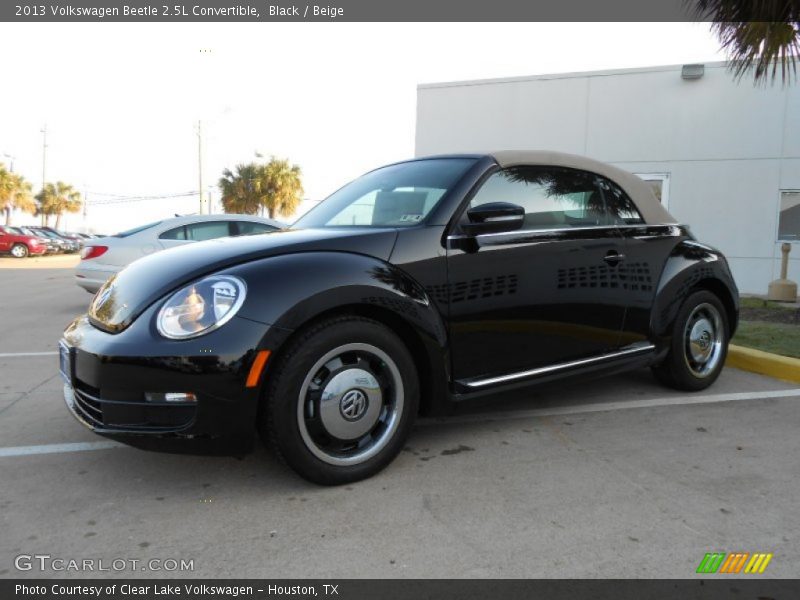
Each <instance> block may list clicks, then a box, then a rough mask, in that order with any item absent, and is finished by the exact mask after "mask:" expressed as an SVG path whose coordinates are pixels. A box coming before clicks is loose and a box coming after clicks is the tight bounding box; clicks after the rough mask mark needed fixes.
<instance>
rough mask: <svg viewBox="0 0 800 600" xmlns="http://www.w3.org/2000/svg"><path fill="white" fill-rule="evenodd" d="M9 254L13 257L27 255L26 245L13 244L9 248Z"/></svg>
mask: <svg viewBox="0 0 800 600" xmlns="http://www.w3.org/2000/svg"><path fill="white" fill-rule="evenodd" d="M11 256H13V257H14V258H25V257H26V256H28V247H27V246H26V245H25V244H14V246H13V247H12V248H11Z"/></svg>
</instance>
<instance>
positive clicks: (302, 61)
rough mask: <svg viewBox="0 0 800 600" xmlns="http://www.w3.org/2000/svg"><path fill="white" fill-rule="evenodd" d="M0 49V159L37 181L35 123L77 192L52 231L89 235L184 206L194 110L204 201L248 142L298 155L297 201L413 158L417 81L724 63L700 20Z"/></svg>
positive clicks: (353, 29)
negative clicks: (81, 207) (72, 208)
mask: <svg viewBox="0 0 800 600" xmlns="http://www.w3.org/2000/svg"><path fill="white" fill-rule="evenodd" d="M0 56H2V57H3V59H2V65H3V71H4V77H3V80H4V83H5V84H6V85H5V86H4V88H5V89H4V92H3V94H2V95H0V162H5V163H6V165H7V166H8V165H9V163H10V162H11V160H10V158H9V156H6V155H10V156H13V157H14V159H13V163H14V170H15V171H16V172H18V173H21V174H22V175H24V176H25V177H26V178H27V179H28V180H29V181H31V183H32V184H33V186H34V190H38V189H40V188H41V183H42V167H43V164H42V162H43V161H42V142H43V134H42V133H41V130H42V129H43V128H44V127H45V125H46V127H47V153H46V161H45V170H46V172H45V175H46V178H47V181H56V180H61V181H65V182H67V183H70V184H72V185H73V186H74V187H75V188H76V189H77V190H78V191H80V192H81V194H83V195H85V197H86V198H87V199H88V203H87V210H86V215H84V214H83V213H79V214H75V215H69V216H67V217H66V219H65V220H64V223H63V227H62V228H64V229H67V230H77V231H95V232H103V233H114V232H116V231H120V230H124V229H127V228H130V227H134V226H136V225H139V224H143V223H146V222H149V221H154V220H158V219H161V218H165V217H169V216H173V215H174V214H176V213H179V214H188V213H194V212H197V211H198V198H197V195H194V196H185V195H183V196H182V194H188V193H195V194H196V192H197V190H198V189H199V185H200V184H199V177H198V171H199V169H198V136H197V123H198V121H202V131H203V136H202V142H203V152H202V156H203V159H202V183H203V188H204V189H205V190H206V193H207V194H208V193H210V194H211V199H212V208H213V209H214V212H220V210H221V209H220V205H219V190H218V188H217V187H216V182H217V181H218V180H219V178H220V176H221V174H222V171H223V169H225V168H231V169H233V168H234V167H235V165H236V164H238V163H243V162H249V161H252V160H257V158H256V153H258V154H261V155H262V156H264V157H269V156H271V155H275V156H277V157H279V158H288V159H289V160H290V161H291V162H292V163H295V164H298V165H300V167H301V169H302V172H303V184H304V188H305V194H304V196H305V197H306V198H308V199H309V200H308V201H306V202H304V203H303V205H302V206H301V211H303V210H306V209H307V208H308V207H310V206H312V205H313V204H314V202H316V201H319V200H321V199H323V198H325V197H326V196H327V195H329V194H330V193H331V192H333V191H334V190H336V189H337V188H338V187H340V186H342V185H344V184H345V183H347V182H348V181H351V180H352V179H354V178H355V177H358V176H359V175H360V174H362V173H364V172H365V171H367V170H370V169H372V168H375V167H377V166H380V165H382V164H386V163H388V162H392V161H396V160H402V159H404V158H409V157H411V156H413V154H414V129H415V112H416V88H417V85H418V84H420V83H432V82H441V81H457V80H465V79H487V78H495V77H508V76H524V75H540V74H546V73H566V72H576V71H593V70H601V69H619V68H632V67H645V66H653V65H671V64H684V63H690V62H710V61H716V60H723V58H724V57H723V55H722V54H721V53H720V51H719V44H718V42H717V40H716V39H715V38H714V37H713V35H712V34H711V33H710V31H709V27H708V25H707V24H702V23H621V24H614V23H563V24H562V23H492V24H490V23H464V24H458V23H236V24H222V23H213V24H208V23H179V24H175V23H156V24H147V23H78V24H72V23H70V24H56V23H13V24H11V23H2V24H0ZM465 125H467V124H465ZM531 144H532V147H536V143H535V140H532V141H531ZM156 196H158V198H155V197H156ZM141 197H150V199H147V200H135V198H141ZM298 214H299V213H298ZM284 220H285V221H287V222H291V221H292V220H293V219H292V218H290V217H287V218H284ZM14 222H15V223H17V224H20V223H33V222H35V219H34V218H33V217H31V216H29V215H22V214H19V215H15V220H14Z"/></svg>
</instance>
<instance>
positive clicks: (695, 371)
mask: <svg viewBox="0 0 800 600" xmlns="http://www.w3.org/2000/svg"><path fill="white" fill-rule="evenodd" d="M706 324H707V325H708V326H709V327H707V328H706ZM729 331H730V328H729V325H728V314H727V312H726V311H725V307H724V306H723V304H722V302H721V301H720V299H719V298H718V297H717V296H716V295H714V294H713V293H711V292H709V291H706V290H701V291H697V292H694V293H693V294H691V295H690V296H689V297H688V298H687V299H686V300H685V301H684V303H683V305H681V308H680V310H679V311H678V316H677V317H676V318H675V323H674V324H673V326H672V334H671V341H670V349H669V353H668V354H667V356H666V358H665V359H664V361H663V362H662V363H661V364H659V365H657V366H655V367H653V373H654V375H655V376H656V379H658V380H659V381H660V382H661V383H663V384H664V385H667V386H669V387H672V388H675V389H678V390H684V391H689V392H696V391H699V390H704V389H706V388H707V387H708V386H710V385H711V384H712V383H714V382H715V381H716V380H717V377H719V374H720V373H721V372H722V368H723V366H724V364H725V358H726V357H727V355H728V342H729V339H728V336H729ZM692 332H699V333H700V335H694V336H692V335H691V334H692ZM706 334H707V335H706ZM690 340H694V342H695V343H694V344H692V343H690ZM716 342H719V344H718V345H717V344H716ZM706 352H708V358H707V359H704V357H703V354H705V353H706Z"/></svg>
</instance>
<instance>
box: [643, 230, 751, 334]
mask: <svg viewBox="0 0 800 600" xmlns="http://www.w3.org/2000/svg"><path fill="white" fill-rule="evenodd" d="M698 289H707V290H709V291H711V292H714V293H715V294H716V295H717V296H718V297H719V298H720V300H721V301H722V304H723V305H724V306H725V309H726V312H727V314H728V324H729V327H730V335H731V336H733V333H734V332H735V331H736V326H737V323H738V317H739V291H738V289H737V287H736V283H735V282H734V280H733V275H732V273H731V271H730V268H729V267H728V262H727V261H726V260H725V257H724V256H723V255H722V253H721V252H720V251H719V250H716V249H715V248H712V247H711V246H707V245H705V244H701V243H699V242H696V241H694V240H683V241H681V242H680V243H678V244H677V245H676V246H675V248H673V249H672V252H671V253H670V255H669V258H667V261H666V264H665V265H664V269H663V271H662V272H661V279H660V281H659V284H658V288H657V291H656V298H655V303H654V306H653V310H652V312H651V317H650V318H651V322H650V330H651V331H652V332H653V335H654V337H655V338H656V339H660V340H663V341H666V340H667V339H668V338H669V336H670V334H671V332H672V325H673V323H674V322H675V318H676V317H677V315H678V311H679V310H680V307H681V305H682V304H683V303H684V301H685V300H686V298H688V297H689V295H690V294H691V293H692V292H694V291H696V290H698Z"/></svg>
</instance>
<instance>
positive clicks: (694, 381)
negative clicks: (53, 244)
mask: <svg viewBox="0 0 800 600" xmlns="http://www.w3.org/2000/svg"><path fill="white" fill-rule="evenodd" d="M737 316H738V294H737V291H736V287H735V284H734V282H733V279H732V276H731V273H730V270H729V268H728V265H727V262H726V260H725V258H724V257H723V256H722V255H721V254H720V252H718V251H717V250H715V249H713V248H711V247H709V246H707V245H705V244H702V243H700V242H698V241H696V240H695V239H694V237H693V236H692V234H691V233H690V232H689V230H688V228H687V227H685V226H683V225H679V224H678V223H677V222H676V221H675V219H673V218H672V216H671V215H670V214H669V213H668V212H667V211H666V210H665V209H664V208H663V207H662V206H661V205H660V204H659V203H658V201H657V200H656V199H655V197H654V196H653V195H652V192H651V191H650V189H649V188H648V187H647V185H646V184H644V182H642V181H641V180H640V179H638V178H637V177H635V176H633V175H631V174H629V173H626V172H624V171H621V170H619V169H617V168H614V167H611V166H609V165H606V164H603V163H599V162H596V161H593V160H589V159H586V158H581V157H576V156H571V155H565V154H558V153H552V152H498V153H494V154H490V155H453V156H439V157H431V158H422V159H416V160H410V161H406V162H401V163H397V164H393V165H389V166H386V167H382V168H380V169H376V170H374V171H372V172H370V173H367V174H366V175H364V176H362V177H361V178H359V179H356V180H355V181H353V182H352V183H350V184H348V185H346V186H345V187H343V188H342V189H340V190H339V191H337V192H336V193H334V194H333V195H332V196H330V197H329V198H328V199H327V200H325V201H324V202H322V203H321V204H320V205H318V206H317V207H316V208H314V209H313V210H312V211H311V212H309V213H308V214H306V215H305V216H304V217H302V218H301V219H300V220H299V221H298V222H297V223H295V225H294V226H293V227H292V228H291V229H289V230H285V231H281V232H277V233H274V234H270V235H264V236H254V237H244V238H230V239H223V240H214V241H209V242H201V243H198V244H195V245H193V246H191V247H181V248H176V249H173V250H169V251H166V252H163V253H159V254H157V255H153V256H149V257H146V258H144V259H141V260H139V261H136V262H134V263H133V264H132V265H130V266H129V267H128V268H126V269H124V270H122V271H121V272H120V273H118V274H117V275H115V276H114V277H113V278H112V279H111V280H110V281H109V282H107V283H106V284H105V285H104V286H103V287H102V288H101V290H100V291H99V292H98V294H97V295H96V297H95V298H94V300H93V302H92V304H91V306H90V309H89V312H88V314H87V315H85V316H82V317H79V318H77V319H76V320H75V321H74V322H73V323H72V324H71V325H70V326H69V327H68V328H67V330H66V331H65V334H64V338H63V340H62V343H61V370H62V372H63V374H64V377H65V386H64V396H65V400H66V402H67V404H68V406H69V408H70V410H71V411H72V412H73V414H74V415H75V416H76V417H77V418H78V419H79V420H80V421H81V422H83V423H84V424H86V425H87V426H89V427H90V428H92V429H93V430H95V431H96V432H97V433H100V434H102V435H104V436H108V437H113V438H115V439H119V440H122V441H126V442H129V443H131V444H134V445H140V446H147V447H153V445H154V444H155V445H156V446H157V445H158V444H157V443H156V442H157V441H162V442H163V443H167V442H168V441H170V440H169V439H166V438H170V439H171V442H170V443H172V442H177V443H178V444H181V443H184V442H185V443H188V441H189V440H188V438H216V439H233V440H238V441H243V440H246V441H248V442H249V441H250V440H252V439H253V437H254V436H253V434H254V433H255V432H258V433H260V434H261V436H262V437H263V438H264V439H265V440H266V441H267V442H268V443H269V444H270V445H271V446H272V448H274V450H275V451H276V452H277V454H278V455H279V456H280V457H282V458H283V460H284V461H285V462H286V463H288V465H289V466H291V467H292V468H293V469H294V470H296V471H297V472H298V473H299V474H300V475H302V476H303V477H305V478H307V479H309V480H311V481H314V482H317V483H321V484H340V483H344V482H348V481H354V480H358V479H362V478H365V477H368V476H371V475H373V474H375V473H376V472H378V471H379V470H380V469H382V468H383V467H385V466H386V465H387V464H389V463H390V462H391V461H392V459H393V458H394V457H395V456H396V455H397V454H398V452H399V451H400V449H401V448H402V447H403V444H404V442H405V440H406V438H407V436H408V435H409V431H410V428H411V426H412V423H413V422H414V419H415V417H416V416H417V415H418V414H419V413H423V414H442V413H446V412H447V411H448V410H449V409H450V408H451V407H452V406H453V405H454V404H455V403H457V402H460V401H463V400H467V399H470V398H475V397H477V396H481V395H485V394H495V393H498V392H501V391H505V390H509V389H513V388H519V387H522V386H530V385H533V384H538V383H543V382H550V381H553V380H556V379H561V378H572V377H576V376H579V375H580V376H584V375H587V374H592V375H600V374H607V373H613V372H619V371H623V370H629V369H635V368H639V367H648V366H649V367H651V368H652V370H653V372H654V373H655V375H656V377H657V379H658V380H660V381H661V382H663V383H665V384H667V385H670V386H672V387H675V388H678V389H682V390H690V391H692V390H701V389H704V388H706V387H708V386H709V385H711V383H713V382H714V380H715V379H716V378H717V376H718V375H719V373H720V370H721V369H722V366H723V363H724V360H725V355H726V352H727V346H728V340H729V339H730V336H731V335H732V334H733V332H734V330H735V328H736V324H737Z"/></svg>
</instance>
